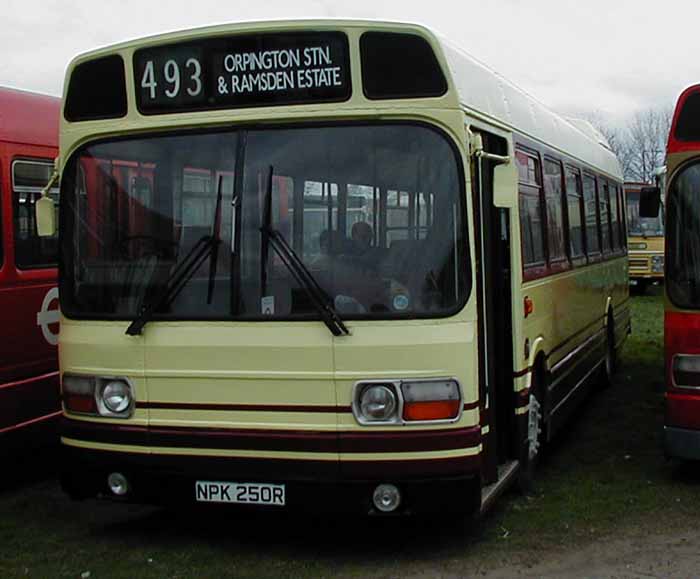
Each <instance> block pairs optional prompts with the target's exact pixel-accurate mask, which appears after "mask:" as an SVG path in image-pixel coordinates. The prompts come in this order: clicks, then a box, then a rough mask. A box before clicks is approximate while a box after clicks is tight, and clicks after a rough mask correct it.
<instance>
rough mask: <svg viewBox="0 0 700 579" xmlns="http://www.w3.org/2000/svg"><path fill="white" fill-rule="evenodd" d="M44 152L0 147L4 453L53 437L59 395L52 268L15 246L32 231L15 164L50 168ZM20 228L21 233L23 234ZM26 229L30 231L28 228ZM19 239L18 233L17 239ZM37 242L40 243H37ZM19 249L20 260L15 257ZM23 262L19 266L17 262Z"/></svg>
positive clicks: (49, 152)
mask: <svg viewBox="0 0 700 579" xmlns="http://www.w3.org/2000/svg"><path fill="white" fill-rule="evenodd" d="M55 155H56V150H55V149H53V148H48V147H39V146H31V145H19V144H16V143H2V144H0V159H1V162H0V174H1V179H0V188H1V191H2V197H1V199H2V204H1V206H0V207H1V212H2V221H1V224H2V225H1V227H2V268H1V269H0V311H1V312H2V322H3V323H2V324H0V343H2V350H1V352H2V354H1V356H0V441H2V443H1V444H2V450H7V449H10V448H12V447H14V446H15V445H16V444H20V443H25V442H27V441H28V440H29V439H30V438H31V437H32V436H33V435H35V434H36V435H39V436H40V439H43V438H44V437H45V435H46V434H47V432H46V431H47V430H48V434H51V433H52V432H53V429H54V428H55V423H56V420H57V418H58V414H59V410H60V401H59V390H58V372H57V366H58V360H57V347H56V344H57V341H58V323H57V322H58V290H57V287H56V269H55V268H54V267H51V268H46V267H33V266H32V265H31V261H32V259H31V255H30V254H31V247H30V246H31V243H29V244H26V243H24V244H23V245H22V244H18V243H16V236H17V234H18V231H30V232H33V228H34V223H33V215H32V211H33V204H32V203H31V202H29V200H28V199H27V198H26V197H25V198H24V199H23V201H24V202H25V205H26V206H23V207H22V208H20V197H19V195H18V194H16V193H15V191H14V190H13V180H12V170H13V163H14V162H17V161H20V162H21V161H32V162H33V161H41V162H44V163H49V164H50V163H52V159H53V157H54V156H55ZM23 228H24V229H23ZM27 228H29V229H27ZM20 235H21V234H20ZM38 243H40V242H38ZM20 246H21V251H22V252H24V256H23V257H20V259H17V258H18V255H17V251H16V248H17V247H20ZM18 262H23V263H18Z"/></svg>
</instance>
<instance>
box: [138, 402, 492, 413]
mask: <svg viewBox="0 0 700 579" xmlns="http://www.w3.org/2000/svg"><path fill="white" fill-rule="evenodd" d="M478 407H479V402H478V401H476V402H470V403H465V405H464V410H465V411H468V410H475V409H476V408H478ZM136 408H143V409H148V410H214V411H239V412H240V411H247V412H307V413H310V414H314V413H322V414H333V413H338V414H347V413H350V412H352V406H318V405H309V406H301V405H281V404H278V405H274V404H205V403H203V404H198V403H189V402H136Z"/></svg>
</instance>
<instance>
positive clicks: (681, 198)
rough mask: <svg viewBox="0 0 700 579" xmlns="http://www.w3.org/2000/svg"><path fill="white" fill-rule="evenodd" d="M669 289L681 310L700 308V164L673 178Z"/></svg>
mask: <svg viewBox="0 0 700 579" xmlns="http://www.w3.org/2000/svg"><path fill="white" fill-rule="evenodd" d="M666 244H667V249H666V289H667V292H668V295H669V297H670V298H671V301H672V302H673V303H674V304H675V305H676V306H679V307H684V308H693V309H695V308H700V162H695V163H693V164H690V165H687V166H686V167H685V168H683V169H681V170H680V172H679V173H678V175H676V176H675V177H674V178H673V181H672V182H671V185H670V187H669V194H668V216H667V223H666Z"/></svg>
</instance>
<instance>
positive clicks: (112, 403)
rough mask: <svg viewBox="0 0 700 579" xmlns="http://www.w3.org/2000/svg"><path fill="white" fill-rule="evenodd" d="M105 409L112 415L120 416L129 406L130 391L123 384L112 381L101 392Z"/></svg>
mask: <svg viewBox="0 0 700 579" xmlns="http://www.w3.org/2000/svg"><path fill="white" fill-rule="evenodd" d="M102 402H103V404H104V405H105V408H106V409H107V410H109V411H110V412H113V413H114V414H121V413H122V412H125V411H126V410H128V409H129V406H130V405H131V389H130V388H129V386H128V385H127V384H126V383H125V382H121V381H119V380H113V381H111V382H108V383H107V385H106V386H105V387H104V389H103V390H102Z"/></svg>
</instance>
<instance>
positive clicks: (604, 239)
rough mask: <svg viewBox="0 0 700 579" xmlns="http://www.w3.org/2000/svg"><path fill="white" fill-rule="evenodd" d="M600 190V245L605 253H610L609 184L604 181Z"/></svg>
mask: <svg viewBox="0 0 700 579" xmlns="http://www.w3.org/2000/svg"><path fill="white" fill-rule="evenodd" d="M601 183H602V186H601V187H600V188H599V189H598V215H599V217H600V244H601V247H602V248H603V251H604V252H606V253H607V252H610V250H611V249H612V246H611V245H610V213H609V211H610V203H609V200H608V199H609V190H608V182H607V181H602V180H601Z"/></svg>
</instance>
